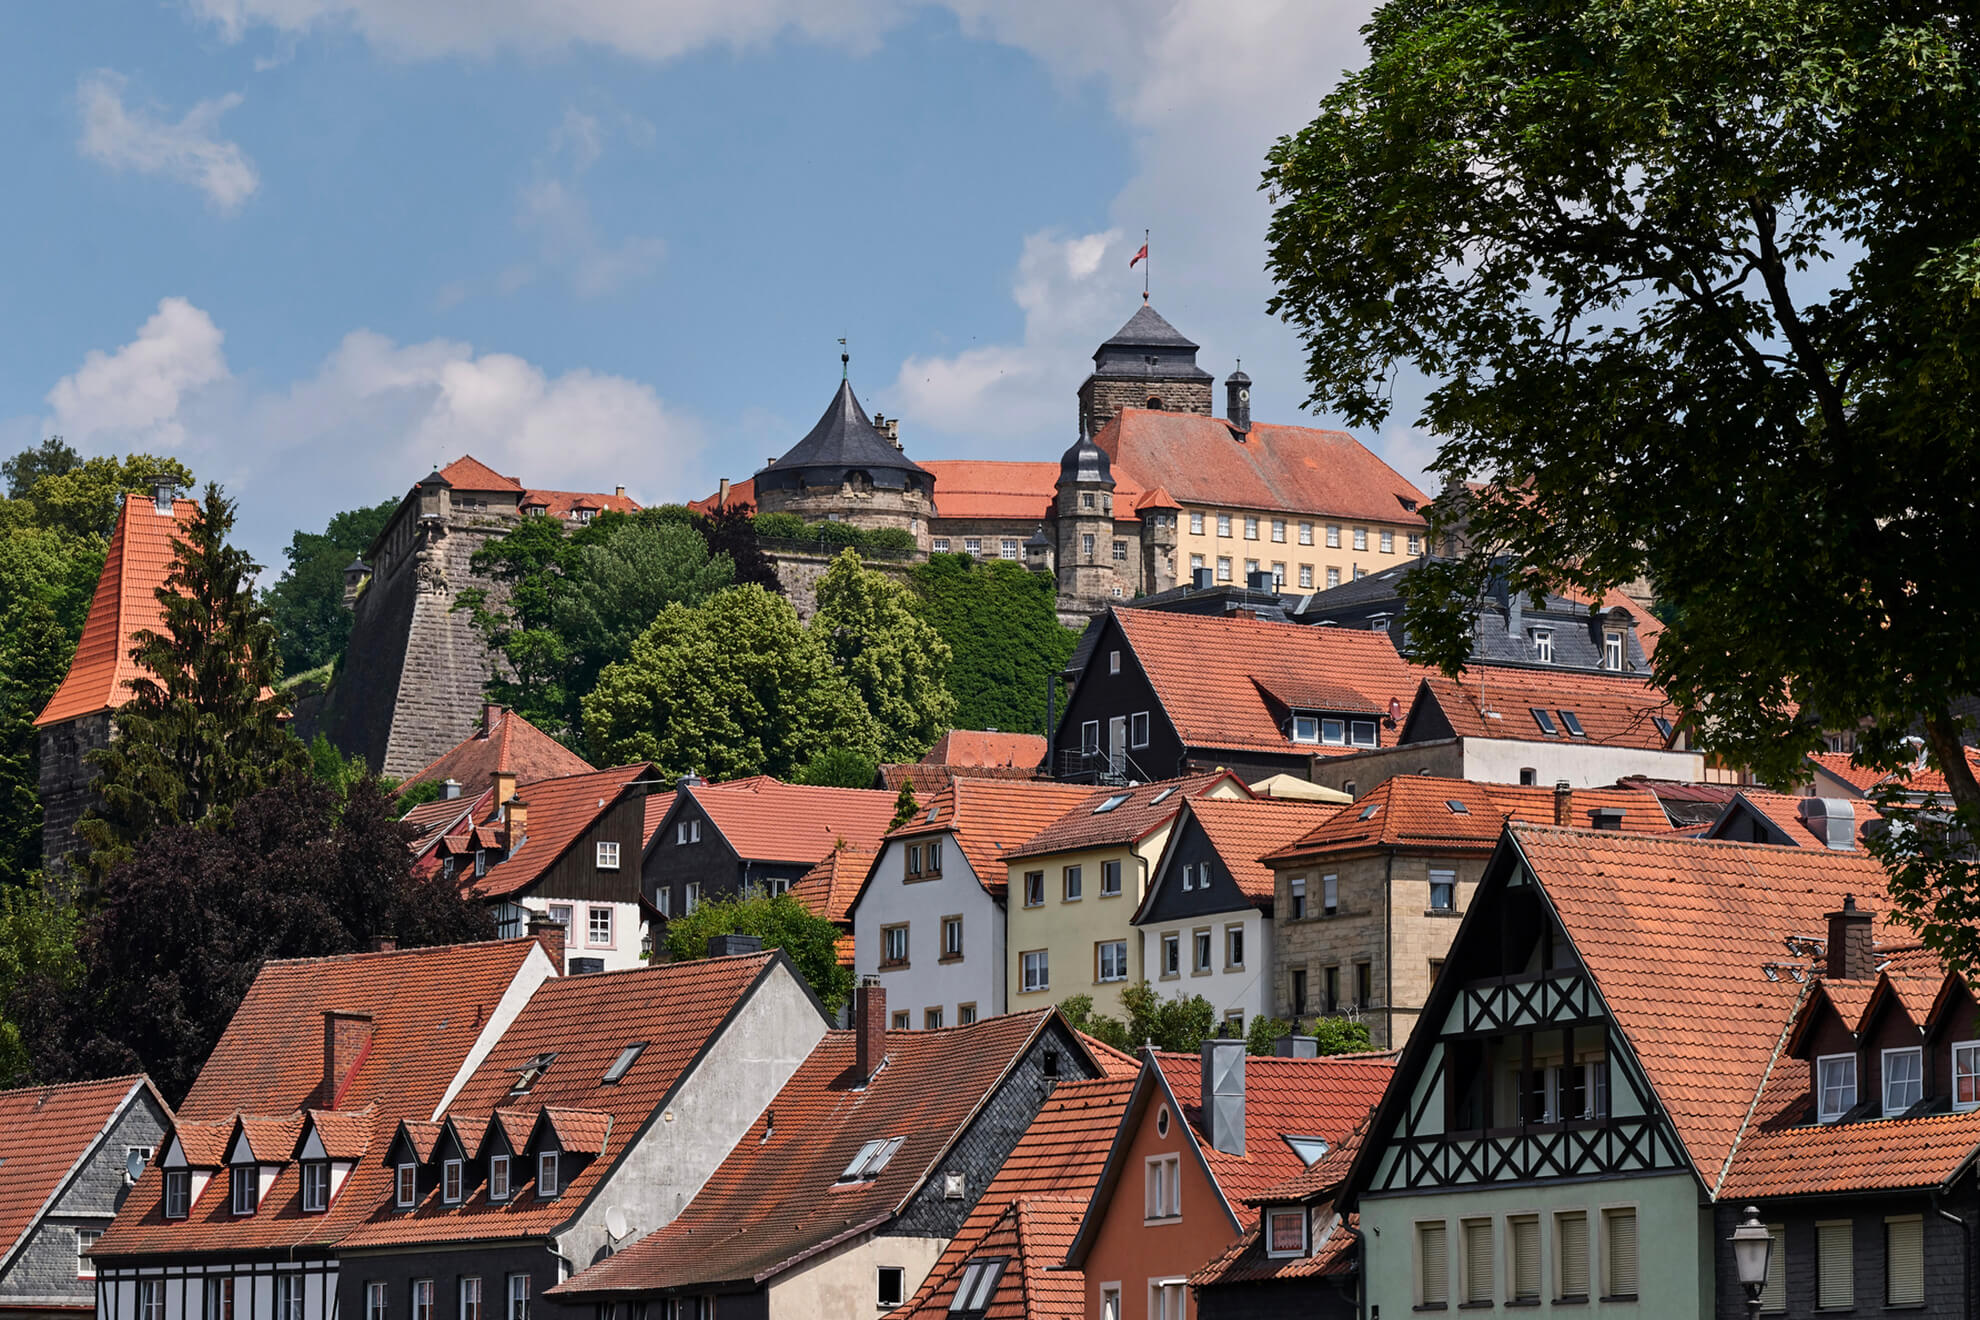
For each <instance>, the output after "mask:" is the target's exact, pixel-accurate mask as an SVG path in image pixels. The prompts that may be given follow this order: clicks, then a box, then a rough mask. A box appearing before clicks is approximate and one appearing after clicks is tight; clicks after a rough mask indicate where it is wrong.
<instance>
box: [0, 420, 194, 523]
mask: <svg viewBox="0 0 1980 1320" xmlns="http://www.w3.org/2000/svg"><path fill="white" fill-rule="evenodd" d="M49 443H53V444H55V445H57V446H59V450H57V451H50V450H49V447H48V443H44V444H43V445H42V447H41V449H39V450H25V451H23V452H22V453H20V454H16V455H15V456H14V457H13V458H11V459H9V460H7V462H6V464H5V465H4V466H5V468H6V471H7V475H8V483H7V490H8V494H9V496H10V497H11V499H12V500H14V501H18V502H19V503H20V505H21V506H22V510H21V511H22V512H23V513H24V514H25V515H26V517H27V518H28V519H29V520H30V521H31V522H32V523H33V524H34V525H35V526H38V527H45V528H48V529H49V530H51V531H57V532H62V533H65V534H67V535H70V536H95V537H101V538H105V539H108V537H109V535H110V533H111V532H113V531H115V530H116V528H117V514H118V511H119V510H120V509H122V508H123V505H124V496H125V495H127V494H129V493H131V492H133V491H140V492H148V491H149V490H150V489H151V482H152V478H153V477H157V476H166V477H170V478H171V479H172V481H173V482H174V484H176V485H178V486H180V487H188V486H191V485H192V484H193V475H192V470H191V469H190V468H188V467H187V466H186V465H185V464H184V463H181V462H180V461H179V460H178V459H176V458H160V457H158V456H157V455H155V454H128V455H126V456H124V457H123V458H86V459H83V460H81V461H80V462H77V461H74V460H75V453H74V451H73V450H69V449H68V446H67V445H63V444H62V443H61V441H60V440H59V439H57V440H55V441H53V442H49ZM61 451H66V452H61ZM16 473H18V474H19V476H18V477H17V476H16V475H15V474H16ZM22 481H28V482H30V483H31V484H28V485H26V486H25V487H23V486H22V485H21V484H20V482H22Z"/></svg>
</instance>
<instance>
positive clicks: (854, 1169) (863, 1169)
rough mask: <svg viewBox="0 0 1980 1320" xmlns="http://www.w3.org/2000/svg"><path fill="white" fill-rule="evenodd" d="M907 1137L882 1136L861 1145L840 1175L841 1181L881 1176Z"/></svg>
mask: <svg viewBox="0 0 1980 1320" xmlns="http://www.w3.org/2000/svg"><path fill="white" fill-rule="evenodd" d="M906 1140H907V1138H906V1137H892V1138H889V1137H880V1138H878V1139H876V1140H873V1141H869V1142H867V1143H866V1144H865V1145H863V1146H861V1147H860V1148H859V1150H858V1151H857V1152H855V1153H854V1155H853V1157H852V1162H851V1163H849V1164H847V1165H846V1167H845V1171H844V1172H842V1173H841V1174H840V1175H839V1181H840V1182H870V1181H872V1180H873V1179H875V1178H878V1177H879V1176H880V1171H881V1170H882V1169H884V1168H886V1167H887V1161H889V1160H891V1159H893V1158H894V1154H895V1152H896V1151H898V1150H900V1148H901V1143H902V1142H904V1141H906Z"/></svg>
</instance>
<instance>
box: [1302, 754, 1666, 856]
mask: <svg viewBox="0 0 1980 1320" xmlns="http://www.w3.org/2000/svg"><path fill="white" fill-rule="evenodd" d="M1569 796H1570V799H1571V804H1570V807H1569V812H1570V815H1571V817H1572V820H1573V822H1574V823H1575V824H1576V825H1587V824H1588V823H1589V820H1590V814H1591V813H1592V812H1595V811H1598V810H1605V809H1606V810H1613V811H1621V812H1622V813H1623V816H1622V828H1623V829H1625V830H1629V831H1631V832H1634V833H1648V834H1661V833H1665V832H1667V831H1668V830H1669V829H1670V827H1671V825H1670V820H1669V818H1667V817H1666V816H1665V815H1664V809H1663V807H1662V806H1660V805H1659V804H1658V802H1657V799H1656V797H1655V796H1654V795H1653V794H1651V793H1650V792H1649V791H1647V790H1645V789H1641V788H1577V789H1574V790H1572V792H1571V793H1570V795H1569ZM1453 802H1455V803H1458V804H1459V805H1460V806H1462V807H1463V808H1464V810H1463V811H1456V810H1453V809H1452V807H1451V803H1453ZM1508 820H1517V821H1524V822H1526V823H1528V824H1533V825H1551V824H1553V822H1554V790H1553V789H1551V788H1543V787H1540V786H1538V785H1524V784H1480V783H1475V782H1473V781H1471V780H1468V779H1439V778H1436V777H1434V776H1429V775H1397V776H1395V777H1394V778H1391V779H1386V780H1384V781H1382V783H1380V784H1378V785H1376V786H1375V787H1374V788H1371V789H1369V790H1368V791H1367V792H1366V793H1364V794H1362V795H1361V797H1360V798H1359V799H1357V800H1356V801H1355V802H1353V803H1350V804H1349V805H1348V806H1345V807H1342V808H1341V809H1340V810H1339V811H1338V812H1336V813H1335V814H1334V815H1332V816H1331V817H1329V818H1328V819H1327V820H1324V821H1322V822H1321V823H1320V824H1319V825H1318V826H1316V827H1315V828H1314V829H1313V830H1311V831H1310V832H1308V833H1307V834H1305V835H1303V836H1302V837H1300V838H1299V839H1298V840H1296V841H1294V842H1293V843H1291V844H1289V845H1287V846H1286V847H1284V848H1281V849H1279V850H1278V851H1277V852H1276V853H1274V854H1272V856H1273V858H1274V859H1275V860H1288V861H1289V860H1291V859H1293V858H1298V857H1307V856H1311V855H1313V854H1315V853H1334V852H1345V851H1349V850H1352V849H1357V848H1422V849H1440V850H1455V851H1464V850H1469V851H1476V852H1490V851H1491V850H1492V849H1493V848H1494V847H1496V846H1497V845H1498V842H1499V835H1500V834H1501V833H1503V832H1504V828H1505V824H1506V822H1507V821H1508Z"/></svg>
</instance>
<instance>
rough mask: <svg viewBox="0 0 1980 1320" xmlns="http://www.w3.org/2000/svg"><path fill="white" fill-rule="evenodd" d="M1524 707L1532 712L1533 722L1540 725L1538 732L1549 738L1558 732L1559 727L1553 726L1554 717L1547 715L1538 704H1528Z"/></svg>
mask: <svg viewBox="0 0 1980 1320" xmlns="http://www.w3.org/2000/svg"><path fill="white" fill-rule="evenodd" d="M1526 709H1527V711H1528V712H1529V713H1531V714H1532V716H1533V722H1534V723H1535V724H1537V725H1539V726H1540V732H1542V733H1544V734H1546V735H1547V736H1548V737H1549V738H1551V737H1553V736H1554V735H1555V734H1556V733H1559V732H1560V730H1559V729H1556V728H1555V727H1554V717H1553V716H1552V715H1549V714H1548V713H1547V712H1546V711H1544V710H1542V709H1540V708H1539V707H1538V706H1528V707H1527V708H1526Z"/></svg>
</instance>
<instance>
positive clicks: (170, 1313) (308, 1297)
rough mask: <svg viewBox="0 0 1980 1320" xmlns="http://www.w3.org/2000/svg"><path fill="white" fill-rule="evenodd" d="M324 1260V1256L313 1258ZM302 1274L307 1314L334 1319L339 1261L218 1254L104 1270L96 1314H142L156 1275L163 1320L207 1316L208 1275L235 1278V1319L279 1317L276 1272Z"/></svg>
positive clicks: (131, 1319)
mask: <svg viewBox="0 0 1980 1320" xmlns="http://www.w3.org/2000/svg"><path fill="white" fill-rule="evenodd" d="M313 1263H321V1262H313ZM277 1274H284V1275H289V1276H292V1277H294V1278H295V1279H297V1280H298V1287H299V1288H300V1289H301V1291H302V1301H303V1320H336V1317H337V1267H336V1265H335V1264H334V1263H330V1264H328V1266H327V1268H323V1269H305V1267H304V1265H303V1263H302V1262H301V1261H268V1260H225V1259H221V1260H214V1261H207V1262H202V1263H198V1264H191V1263H187V1262H185V1261H184V1260H175V1261H174V1262H173V1264H172V1265H171V1266H170V1267H169V1268H167V1267H166V1266H163V1265H151V1266H143V1267H140V1268H137V1269H128V1270H118V1271H117V1272H116V1274H115V1275H114V1276H113V1275H109V1274H105V1275H103V1276H101V1277H99V1278H98V1279H97V1282H96V1316H97V1317H98V1320H142V1314H141V1312H140V1309H139V1285H140V1282H141V1281H143V1280H154V1281H156V1282H157V1283H158V1284H159V1285H160V1286H161V1287H162V1289H163V1293H164V1302H165V1320H205V1308H206V1281H207V1279H208V1278H221V1279H231V1280H232V1281H233V1284H234V1315H235V1316H236V1317H237V1320H279V1318H278V1317H276V1315H275V1276H276V1275H277Z"/></svg>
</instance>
